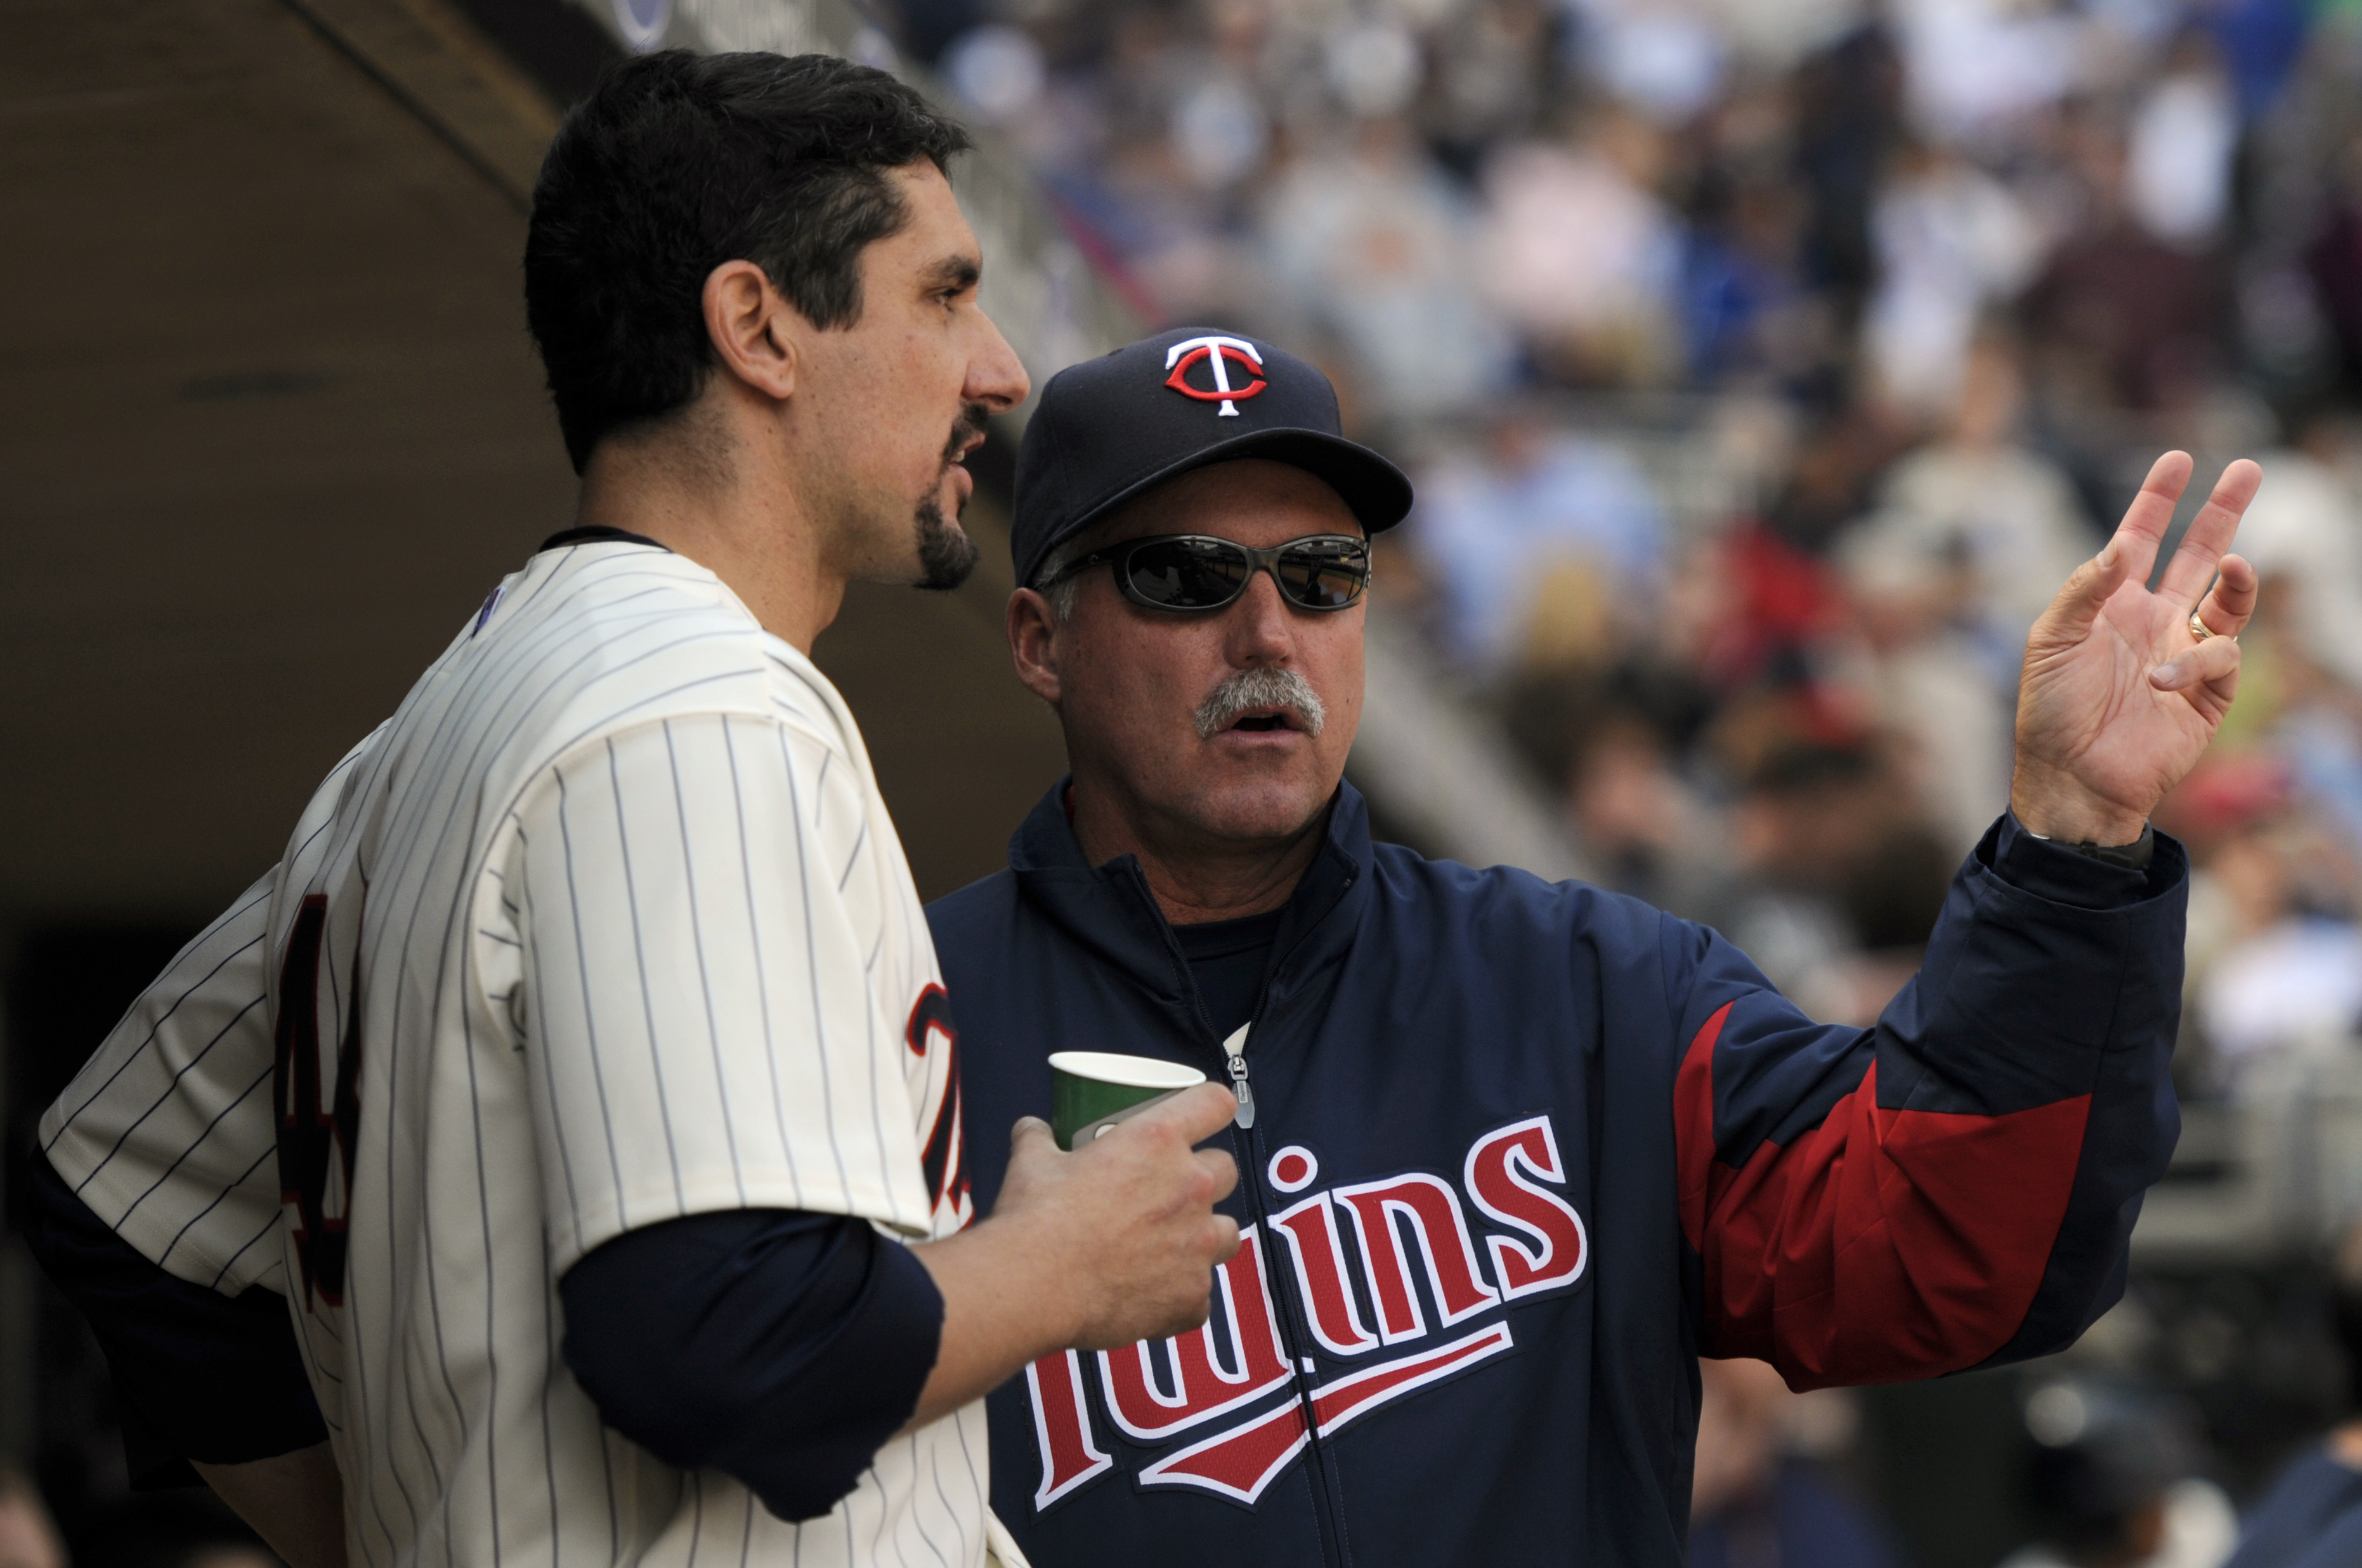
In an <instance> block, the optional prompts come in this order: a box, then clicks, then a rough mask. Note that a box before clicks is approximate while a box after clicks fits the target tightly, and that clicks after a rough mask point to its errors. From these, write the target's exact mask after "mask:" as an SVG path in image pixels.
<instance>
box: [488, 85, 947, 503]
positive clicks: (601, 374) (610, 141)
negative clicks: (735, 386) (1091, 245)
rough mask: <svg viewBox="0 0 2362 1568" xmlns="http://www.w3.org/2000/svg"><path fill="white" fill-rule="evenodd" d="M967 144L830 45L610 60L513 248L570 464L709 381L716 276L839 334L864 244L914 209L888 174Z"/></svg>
mask: <svg viewBox="0 0 2362 1568" xmlns="http://www.w3.org/2000/svg"><path fill="white" fill-rule="evenodd" d="M970 145H971V144H970V142H969V139H968V135H967V133H966V131H965V130H963V129H961V128H960V127H959V126H958V125H957V124H956V123H955V122H954V121H952V120H950V119H948V118H946V117H944V116H943V115H940V114H938V113H937V112H936V111H935V110H934V109H933V108H932V107H931V106H929V105H928V104H927V102H926V100H925V99H923V98H922V97H920V96H919V94H917V93H915V92H913V91H911V89H910V88H909V87H906V86H904V85H903V84H902V83H900V82H897V81H896V80H895V79H894V78H893V77H891V76H889V75H888V74H886V73H885V72H882V71H873V70H871V69H869V68H868V67H867V66H863V65H855V64H852V63H850V62H848V61H842V60H838V59H835V58H834V57H833V56H830V55H819V54H805V55H796V56H792V57H782V56H779V55H775V54H713V55H696V54H691V53H689V52H688V51H686V50H665V51H663V52H662V53H658V54H651V55H646V56H643V57H641V58H639V59H636V60H629V61H623V62H621V63H619V64H617V65H615V66H613V67H611V68H610V69H609V70H608V71H607V72H605V73H604V74H603V75H602V76H601V77H600V79H599V83H598V85H596V86H595V87H593V88H592V89H591V90H590V95H589V96H587V97H585V98H584V99H583V100H582V101H581V102H580V103H579V104H578V105H575V106H574V109H573V110H572V112H571V113H569V114H568V116H566V123H565V124H564V125H563V126H562V127H559V129H558V132H557V139H556V140H555V141H553V142H552V143H551V144H550V149H549V155H548V157H547V158H546V159H545V160H543V162H542V166H541V178H540V180H539V181H537V182H535V186H534V192H533V221H532V226H531V229H530V231H529V233H528V234H527V237H526V239H525V248H524V300H525V319H526V322H527V324H528V325H529V326H531V327H532V330H533V337H534V341H535V343H536V344H537V345H538V346H539V347H540V349H541V360H542V365H543V367H544V369H545V370H546V371H547V373H548V377H549V392H550V396H551V397H552V398H553V399H555V400H556V402H557V423H558V427H559V429H560V430H561V431H563V432H564V434H565V436H566V453H567V456H568V458H572V459H573V462H574V471H575V472H577V473H580V472H581V471H582V469H583V467H584V465H585V464H587V463H588V462H589V461H590V451H591V448H592V447H596V446H597V445H598V444H599V443H600V441H601V440H602V439H604V438H605V437H606V436H610V435H613V434H614V433H615V432H616V431H619V430H623V429H626V428H629V427H631V426H634V425H646V424H648V423H649V422H651V421H655V420H660V419H662V418H664V417H665V416H666V415H668V414H672V413H674V412H675V411H677V410H679V409H680V408H683V407H685V406H687V405H688V404H689V403H690V402H691V401H693V400H694V399H695V398H696V396H697V395H698V393H699V392H700V391H701V390H702V389H703V387H704V385H705V378H706V376H707V375H708V373H710V372H711V370H712V368H713V365H714V362H715V360H714V354H713V346H712V342H711V341H710V340H709V339H708V337H706V332H705V320H704V315H703V311H702V306H701V295H702V292H703V290H704V287H705V280H706V278H707V276H708V275H709V274H711V273H712V271H713V269H714V268H716V267H718V266H720V265H721V264H722V263H723V262H724V261H731V260H741V259H743V260H747V261H752V262H754V263H755V264H756V266H758V267H760V268H762V269H763V271H765V272H766V273H767V274H768V275H769V277H770V279H771V282H772V283H773V285H774V286H775V287H777V288H778V291H779V293H782V294H784V295H786V296H787V298H788V299H789V300H790V301H791V302H793V304H795V306H796V308H797V309H798V310H800V311H801V312H802V313H803V314H804V316H805V318H806V319H807V320H809V321H811V323H812V324H813V325H814V326H819V327H822V328H831V327H845V326H852V325H854V324H855V322H857V321H859V320H860V319H861V271H860V265H861V252H862V251H863V250H864V249H865V248H867V247H868V246H869V245H870V244H871V243H872V242H874V241H876V240H879V239H883V238H885V237H888V236H889V235H891V234H893V233H895V232H896V231H897V230H898V229H900V227H901V226H902V225H903V224H904V223H905V222H907V221H908V220H909V214H908V212H907V211H906V210H905V207H904V204H903V202H902V200H901V198H900V195H899V194H898V193H896V191H895V189H894V187H893V185H892V183H891V182H889V180H888V179H887V171H889V170H893V169H900V168H903V167H906V166H908V165H910V164H912V163H916V162H917V161H919V160H921V159H926V160H929V161H931V162H933V164H934V165H935V166H936V167H937V168H939V169H944V168H946V167H947V165H948V163H949V160H951V158H952V157H953V155H955V154H956V153H959V152H962V151H965V150H966V149H967V148H968V147H969V146H970Z"/></svg>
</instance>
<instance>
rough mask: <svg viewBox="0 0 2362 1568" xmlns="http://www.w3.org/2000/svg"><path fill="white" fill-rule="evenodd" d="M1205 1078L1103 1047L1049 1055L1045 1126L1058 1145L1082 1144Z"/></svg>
mask: <svg viewBox="0 0 2362 1568" xmlns="http://www.w3.org/2000/svg"><path fill="white" fill-rule="evenodd" d="M1205 1081H1206V1075H1205V1074H1203V1073H1201V1072H1199V1071H1198V1069H1197V1068H1195V1067H1185V1066H1182V1065H1181V1064H1180V1063H1178V1062H1160V1061H1158V1060H1157V1059H1156V1058H1155V1057H1153V1056H1119V1055H1115V1054H1113V1053H1112V1052H1108V1051H1054V1052H1052V1053H1051V1055H1050V1131H1051V1132H1052V1133H1054V1135H1055V1136H1056V1137H1057V1140H1058V1147H1060V1148H1061V1149H1065V1150H1068V1151H1072V1150H1075V1149H1078V1148H1081V1147H1084V1146H1085V1145H1087V1144H1088V1143H1091V1141H1092V1140H1094V1139H1096V1138H1098V1136H1100V1135H1101V1134H1102V1133H1104V1132H1107V1131H1108V1130H1109V1128H1111V1127H1113V1126H1114V1125H1115V1124H1116V1123H1117V1122H1119V1121H1128V1120H1130V1119H1131V1118H1132V1117H1134V1116H1137V1115H1139V1114H1140V1113H1141V1112H1142V1111H1143V1110H1147V1109H1148V1108H1149V1107H1150V1106H1152V1105H1154V1104H1156V1103H1157V1102H1158V1101H1159V1100H1164V1099H1171V1098H1172V1097H1173V1096H1175V1095H1176V1094H1179V1093H1180V1092H1181V1091H1182V1090H1183V1089H1185V1088H1194V1087H1195V1086H1197V1085H1198V1084H1202V1083H1204V1082H1205Z"/></svg>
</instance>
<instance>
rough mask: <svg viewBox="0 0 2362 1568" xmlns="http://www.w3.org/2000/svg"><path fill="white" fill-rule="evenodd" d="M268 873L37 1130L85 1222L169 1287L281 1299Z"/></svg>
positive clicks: (137, 1011) (192, 948)
mask: <svg viewBox="0 0 2362 1568" xmlns="http://www.w3.org/2000/svg"><path fill="white" fill-rule="evenodd" d="M277 878H278V871H277V868H276V867H274V868H273V869H272V870H271V872H270V874H269V875H267V876H265V877H264V878H262V879H261V880H260V881H259V882H257V883H255V885H254V886H253V887H251V888H248V889H247V890H246V891H245V892H244V893H243V894H241V895H239V897H238V899H237V901H236V902H235V903H233V904H231V905H230V907H229V909H228V911H226V912H225V913H224V914H223V915H222V916H221V917H220V918H219V919H218V920H216V921H215V922H214V923H213V924H212V925H210V926H208V927H206V928H205V929H204V931H203V932H202V933H199V934H198V935H197V937H196V939H195V940H194V941H193V942H191V943H190V944H188V945H187V946H186V947H183V948H182V949H181V952H180V954H179V955H178V956H176V957H175V958H174V959H173V960H172V962H171V965H170V966H168V967H167V968H166V969H165V971H164V973H163V974H162V975H161V976H160V977H158V978H157V980H156V982H155V983H154V984H153V985H151V986H149V988H148V989H147V990H146V991H145V992H143V993H142V994H141V995H140V998H139V999H138V1001H136V1002H134V1003H133V1004H132V1005H131V1010H130V1011H128V1012H127V1013H126V1014H124V1016H123V1021H121V1022H119V1023H117V1024H116V1026H115V1029H114V1031H113V1032H111V1033H109V1034H108V1035H107V1037H106V1039H105V1043H102V1044H101V1045H100V1046H99V1048H98V1051H97V1053H96V1054H95V1055H93V1056H92V1057H91V1059H90V1060H89V1062H87V1063H86V1064H84V1065H83V1070H82V1071H81V1072H80V1073H79V1074H78V1075H76V1076H75V1077H74V1080H73V1082H72V1084H71V1085H70V1086H68V1088H67V1089H66V1091H65V1093H64V1094H62V1095H61V1096H59V1098H58V1099H57V1100H56V1101H55V1103H53V1104H52V1105H51V1106H50V1109H49V1111H48V1113H47V1114H45V1115H44V1116H43V1117H42V1118H41V1123H40V1131H39V1138H40V1148H41V1152H42V1153H43V1154H45V1155H47V1156H48V1158H49V1161H50V1165H51V1166H52V1167H53V1168H55V1170H56V1171H57V1173H58V1175H59V1176H61V1177H62V1178H64V1180H65V1183H66V1185H67V1186H69V1187H72V1188H73V1189H74V1192H75V1194H76V1195H77V1196H79V1197H80V1198H82V1200H83V1204H84V1205H85V1206H87V1207H88V1208H89V1209H90V1210H91V1212H92V1213H94V1214H95V1215H96V1216H98V1218H99V1219H101V1220H105V1222H106V1223H107V1224H108V1225H110V1226H112V1227H113V1228H114V1229H115V1231H116V1234H118V1235H120V1236H121V1237H122V1238H123V1239H124V1240H125V1241H126V1242H129V1243H130V1244H131V1245H132V1246H133V1247H135V1248H137V1249H138V1251H139V1252H140V1253H142V1254H143V1255H145V1256H146V1257H147V1258H148V1259H149V1261H150V1262H152V1263H156V1264H161V1265H162V1266H163V1267H164V1268H165V1269H166V1270H167V1271H169V1272H170V1273H171V1274H173V1275H176V1276H178V1277H179V1278H182V1279H184V1280H187V1281H189V1282H190V1283H192V1284H194V1285H202V1286H209V1287H211V1288H213V1289H215V1290H219V1291H222V1292H224V1293H226V1294H227V1295H232V1296H235V1295H237V1293H239V1292H240V1291H243V1290H245V1289H246V1288H247V1287H248V1286H252V1285H256V1284H266V1283H267V1284H269V1285H270V1286H273V1287H274V1288H277V1289H280V1290H281V1291H283V1290H284V1289H285V1286H284V1284H283V1282H282V1280H281V1275H282V1273H283V1269H282V1267H281V1251H280V1249H279V1247H277V1246H276V1245H274V1244H272V1243H271V1242H270V1233H271V1230H272V1227H273V1226H274V1225H275V1224H276V1223H277V1221H278V1219H279V1172H278V1169H277V1166H276V1165H275V1164H274V1162H273V1158H272V1156H273V1155H274V1154H276V1153H277V1152H278V1145H277V1128H276V1125H275V1121H274V1119H273V1117H272V1115H271V1103H272V1099H271V1087H270V1079H271V1067H272V1055H273V1053H272V1046H271V1037H270V1019H269V1017H268V1014H267V1011H266V1009H265V1007H264V1005H263V1003H264V990H265V985H266V980H267V975H268V970H269V967H270V895H271V889H272V887H273V886H274V884H275V883H276V881H277Z"/></svg>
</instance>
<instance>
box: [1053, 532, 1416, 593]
mask: <svg viewBox="0 0 2362 1568" xmlns="http://www.w3.org/2000/svg"><path fill="white" fill-rule="evenodd" d="M1110 561H1112V562H1113V563H1114V564H1115V581H1116V586H1117V587H1118V588H1120V589H1121V590H1123V596H1124V597H1125V598H1126V599H1129V600H1131V602H1133V603H1134V604H1144V605H1146V606H1147V607H1148V608H1149V609H1151V610H1220V608H1222V606H1224V605H1225V604H1230V603H1233V602H1236V601H1237V599H1238V597H1239V595H1241V594H1242V593H1244V592H1245V591H1247V584H1248V583H1250V582H1253V580H1254V574H1255V573H1257V572H1259V571H1267V572H1269V573H1271V580H1272V581H1274V582H1275V583H1277V584H1279V592H1280V597H1281V598H1283V599H1285V600H1286V601H1287V602H1289V603H1290V604H1293V605H1295V606H1296V607H1297V609H1299V610H1342V609H1344V608H1345V607H1346V606H1347V605H1349V604H1352V603H1353V602H1355V601H1357V600H1359V599H1360V598H1361V597H1362V594H1363V591H1364V590H1366V589H1367V588H1368V587H1369V586H1370V546H1369V542H1368V541H1367V540H1365V539H1357V538H1355V537H1353V536H1352V535H1351V534H1310V535H1307V536H1305V537H1303V538H1301V539H1290V540H1289V541H1288V542H1287V543H1286V544H1285V545H1275V546H1274V547H1271V548H1270V549H1267V550H1258V549H1256V548H1254V547H1252V546H1249V545H1242V544H1238V543H1236V542H1235V541H1233V540H1230V539H1217V538H1213V537H1211V536H1208V535H1205V534H1153V535H1151V536H1148V537H1147V538H1144V539H1126V540H1125V541H1124V542H1123V543H1122V544H1120V545H1115V546H1111V547H1109V548H1107V549H1104V550H1093V551H1092V552H1091V553H1090V554H1089V555H1087V556H1085V557H1083V558H1080V559H1079V560H1075V561H1071V562H1069V563H1067V565H1066V566H1065V568H1064V569H1061V570H1060V571H1058V572H1057V573H1056V574H1055V575H1054V576H1052V577H1048V578H1044V579H1043V580H1042V581H1041V582H1039V583H1037V584H1035V586H1036V587H1037V588H1045V589H1046V588H1054V587H1056V586H1057V585H1058V584H1059V583H1062V582H1064V581H1065V580H1067V579H1068V578H1070V577H1079V576H1081V575H1082V574H1083V573H1084V572H1087V571H1088V570H1090V569H1091V568H1093V567H1096V566H1104V565H1106V564H1108V563H1109V562H1110Z"/></svg>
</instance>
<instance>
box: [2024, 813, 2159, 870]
mask: <svg viewBox="0 0 2362 1568" xmlns="http://www.w3.org/2000/svg"><path fill="white" fill-rule="evenodd" d="M2025 831H2026V832H2027V833H2029V834H2033V836H2035V837H2036V838H2040V839H2042V842H2043V843H2045V844H2047V845H2053V846H2055V847H2057V848H2059V849H2071V850H2073V851H2074V852H2075V853H2076V854H2078V855H2087V856H2091V857H2092V859H2094V860H2097V861H2099V862H2101V863H2102V864H2103V865H2106V866H2121V867H2124V868H2125V870H2127V871H2146V870H2147V869H2148V867H2149V862H2150V861H2152V860H2154V859H2156V858H2157V830H2156V829H2155V828H2153V827H2151V826H2149V825H2148V823H2141V835H2140V836H2139V837H2138V838H2136V839H2135V840H2133V841H2132V842H2131V843H2130V844H2090V843H2084V844H2070V843H2069V842H2068V841H2067V840H2065V839H2063V838H2043V836H2042V834H2038V833H2035V832H2034V830H2033V829H2032V828H2028V829H2026V830H2025Z"/></svg>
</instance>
